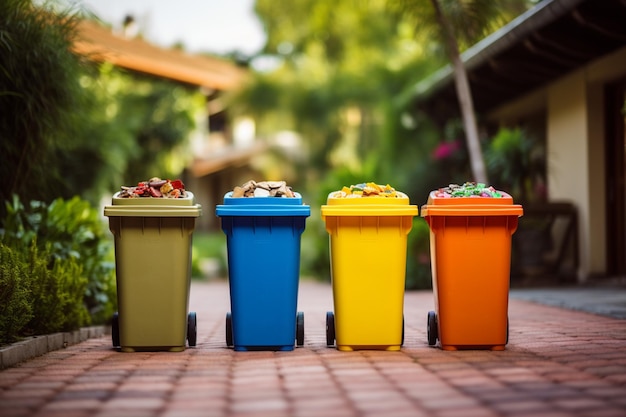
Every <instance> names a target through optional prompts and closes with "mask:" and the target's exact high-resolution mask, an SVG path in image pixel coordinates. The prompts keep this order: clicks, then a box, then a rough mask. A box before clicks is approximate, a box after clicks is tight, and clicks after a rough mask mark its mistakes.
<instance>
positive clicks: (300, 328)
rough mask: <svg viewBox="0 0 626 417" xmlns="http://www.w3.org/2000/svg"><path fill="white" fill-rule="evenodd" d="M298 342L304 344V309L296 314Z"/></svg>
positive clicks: (300, 344)
mask: <svg viewBox="0 0 626 417" xmlns="http://www.w3.org/2000/svg"><path fill="white" fill-rule="evenodd" d="M296 344H297V345H298V346H303V345H304V313H303V312H302V311H298V313H297V314H296Z"/></svg>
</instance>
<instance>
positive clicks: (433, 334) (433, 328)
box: [426, 311, 439, 346]
mask: <svg viewBox="0 0 626 417" xmlns="http://www.w3.org/2000/svg"><path fill="white" fill-rule="evenodd" d="M426 333H427V334H428V345H429V346H434V345H435V344H436V343H437V339H438V338H439V329H438V327H437V314H436V313H435V312H434V311H429V312H428V322H427V326H426Z"/></svg>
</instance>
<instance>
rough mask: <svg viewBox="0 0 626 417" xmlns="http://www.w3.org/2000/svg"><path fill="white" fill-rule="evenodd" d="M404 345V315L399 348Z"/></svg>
mask: <svg viewBox="0 0 626 417" xmlns="http://www.w3.org/2000/svg"><path fill="white" fill-rule="evenodd" d="M403 345H404V315H403V316H402V339H400V346H403Z"/></svg>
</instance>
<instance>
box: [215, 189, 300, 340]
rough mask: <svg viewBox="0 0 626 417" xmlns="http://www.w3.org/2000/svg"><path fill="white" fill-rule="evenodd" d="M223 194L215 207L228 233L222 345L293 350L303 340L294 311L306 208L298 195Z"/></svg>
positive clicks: (298, 317) (225, 231)
mask: <svg viewBox="0 0 626 417" xmlns="http://www.w3.org/2000/svg"><path fill="white" fill-rule="evenodd" d="M259 194H262V195H264V196H257V197H255V196H254V192H252V194H250V195H251V197H244V196H243V193H242V194H241V197H233V192H232V191H231V192H228V193H227V194H226V195H225V196H224V204H222V205H218V206H217V207H216V215H217V216H218V217H220V218H221V223H222V230H223V231H224V233H225V234H226V244H227V252H228V278H229V288H230V302H231V311H230V312H228V313H227V315H226V344H227V345H228V346H232V347H234V349H235V350H236V351H251V350H273V351H279V350H280V351H291V350H293V349H294V345H295V344H297V345H298V346H302V345H303V344H304V314H303V313H302V312H298V311H297V301H298V285H299V279H300V240H301V234H302V232H303V231H304V228H305V220H306V218H307V217H308V216H309V215H310V212H311V210H310V207H309V206H308V205H304V204H302V196H301V195H300V194H299V193H293V196H292V197H287V196H270V194H266V193H259V192H258V193H257V195H259Z"/></svg>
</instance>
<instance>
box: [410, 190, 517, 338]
mask: <svg viewBox="0 0 626 417" xmlns="http://www.w3.org/2000/svg"><path fill="white" fill-rule="evenodd" d="M498 193H499V195H500V197H499V198H491V197H478V196H471V197H450V196H446V197H442V196H441V193H438V192H436V191H433V192H431V193H430V195H429V198H428V202H427V204H426V205H424V206H422V209H421V215H422V217H424V218H425V220H426V222H427V223H428V225H429V227H430V253H431V265H432V275H433V293H434V297H435V309H436V312H434V311H430V312H429V313H428V325H427V333H428V344H429V345H436V343H437V340H439V343H440V345H441V348H442V349H444V350H457V349H490V350H504V347H505V345H506V344H507V343H508V333H509V323H508V301H509V280H510V269H511V237H512V235H513V233H514V232H515V230H516V229H517V223H518V218H519V217H520V216H522V214H523V209H522V206H521V205H517V204H513V198H512V197H511V196H510V195H509V194H507V193H504V192H501V191H500V192H498Z"/></svg>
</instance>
